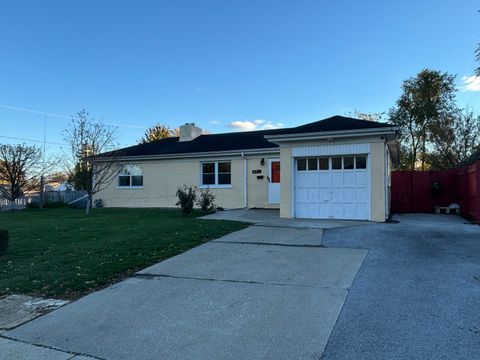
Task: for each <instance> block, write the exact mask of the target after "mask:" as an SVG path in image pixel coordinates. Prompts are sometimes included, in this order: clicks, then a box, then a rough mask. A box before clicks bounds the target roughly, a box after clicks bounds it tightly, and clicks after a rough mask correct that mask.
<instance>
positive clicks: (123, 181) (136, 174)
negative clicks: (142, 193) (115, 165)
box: [118, 165, 143, 188]
mask: <svg viewBox="0 0 480 360" xmlns="http://www.w3.org/2000/svg"><path fill="white" fill-rule="evenodd" d="M118 186H119V187H122V188H123V187H124V188H132V187H133V188H134V187H142V186H143V171H142V168H141V167H140V166H137V165H125V166H124V167H123V168H122V170H121V171H120V173H119V174H118Z"/></svg>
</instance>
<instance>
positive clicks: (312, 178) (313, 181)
mask: <svg viewBox="0 0 480 360" xmlns="http://www.w3.org/2000/svg"><path fill="white" fill-rule="evenodd" d="M319 181H320V180H319V176H318V173H317V172H313V171H310V173H308V180H307V183H308V187H310V188H317V187H318V185H319Z"/></svg>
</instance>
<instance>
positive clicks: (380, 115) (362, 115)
mask: <svg viewBox="0 0 480 360" xmlns="http://www.w3.org/2000/svg"><path fill="white" fill-rule="evenodd" d="M347 116H350V117H353V118H355V119H360V120H366V121H373V122H383V120H384V117H385V111H382V112H372V113H368V112H362V111H358V110H357V109H354V110H353V111H350V112H348V113H347Z"/></svg>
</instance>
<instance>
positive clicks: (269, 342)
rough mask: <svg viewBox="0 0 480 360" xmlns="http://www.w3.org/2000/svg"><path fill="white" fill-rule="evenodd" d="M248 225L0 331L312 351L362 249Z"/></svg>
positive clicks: (292, 354)
mask: <svg viewBox="0 0 480 360" xmlns="http://www.w3.org/2000/svg"><path fill="white" fill-rule="evenodd" d="M322 234H323V231H322V229H319V228H314V229H302V228H295V227H285V226H282V227H278V226H275V227H268V226H252V227H250V228H247V229H245V230H242V231H239V232H236V233H233V234H230V235H228V236H226V237H224V238H222V239H218V240H216V241H212V242H210V243H207V244H204V245H202V246H199V247H197V248H194V249H192V250H190V251H187V252H185V253H183V254H181V255H179V256H176V257H174V258H170V259H168V260H165V261H163V262H161V263H159V264H156V265H154V266H151V267H150V268H147V269H145V270H143V271H141V272H139V273H138V274H137V276H136V277H134V278H130V279H127V280H126V281H123V282H120V283H118V284H116V285H113V286H111V287H109V288H107V289H104V290H101V291H98V292H96V293H93V294H91V295H88V296H86V297H84V298H82V299H80V300H78V301H76V302H74V303H72V304H70V305H67V306H65V307H63V308H60V309H58V310H56V311H54V312H52V313H49V314H47V315H45V316H43V317H41V318H39V319H37V320H34V321H32V322H30V323H27V324H25V325H23V326H21V327H19V328H16V329H14V330H13V331H9V332H7V333H4V334H3V336H5V337H8V338H10V339H15V340H17V341H22V342H24V343H27V344H36V345H41V346H43V347H48V348H53V349H59V350H62V351H64V352H66V353H69V354H72V356H73V355H88V356H91V357H94V358H98V359H142V360H148V359H318V358H319V357H320V356H321V354H322V352H323V350H324V348H325V346H326V344H327V341H328V338H329V336H330V334H331V331H332V329H333V327H334V325H335V322H336V320H337V318H338V315H339V313H340V310H341V308H342V306H343V303H344V301H345V298H346V296H347V293H348V290H349V288H350V287H351V285H352V283H353V280H354V278H355V275H356V273H357V272H358V269H359V268H360V266H361V264H362V262H363V261H364V259H365V257H366V255H367V250H364V249H347V248H333V247H331V248H325V247H323V246H322V245H321V242H322Z"/></svg>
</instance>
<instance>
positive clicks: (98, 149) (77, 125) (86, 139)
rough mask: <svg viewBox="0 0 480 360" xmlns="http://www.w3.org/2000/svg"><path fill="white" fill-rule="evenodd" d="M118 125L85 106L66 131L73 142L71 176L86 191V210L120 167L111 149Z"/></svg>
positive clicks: (69, 166) (114, 142) (71, 148)
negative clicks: (94, 114)
mask: <svg viewBox="0 0 480 360" xmlns="http://www.w3.org/2000/svg"><path fill="white" fill-rule="evenodd" d="M116 133H117V129H116V128H115V127H112V126H109V125H106V124H105V123H104V122H103V121H102V120H97V119H95V118H93V117H90V115H89V114H88V113H87V112H86V111H85V110H82V111H80V112H79V113H77V115H76V116H75V117H73V118H72V121H71V122H70V125H69V126H68V127H67V129H65V131H64V133H63V135H64V140H65V142H66V143H67V144H68V145H69V146H70V154H69V161H68V173H69V179H70V181H72V182H73V184H74V185H75V187H76V188H77V189H79V190H85V191H86V192H87V196H88V201H87V207H86V214H87V215H88V214H89V213H90V210H91V208H92V199H93V196H94V195H95V194H96V193H98V192H100V191H102V190H104V189H105V188H106V187H108V186H109V185H110V184H111V182H112V181H113V180H114V179H115V177H116V176H117V175H118V173H119V171H120V168H119V166H117V165H116V163H115V162H114V161H109V160H110V159H109V157H110V156H109V154H108V153H109V152H110V151H112V150H113V149H114V148H115V147H116V145H117V144H116Z"/></svg>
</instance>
